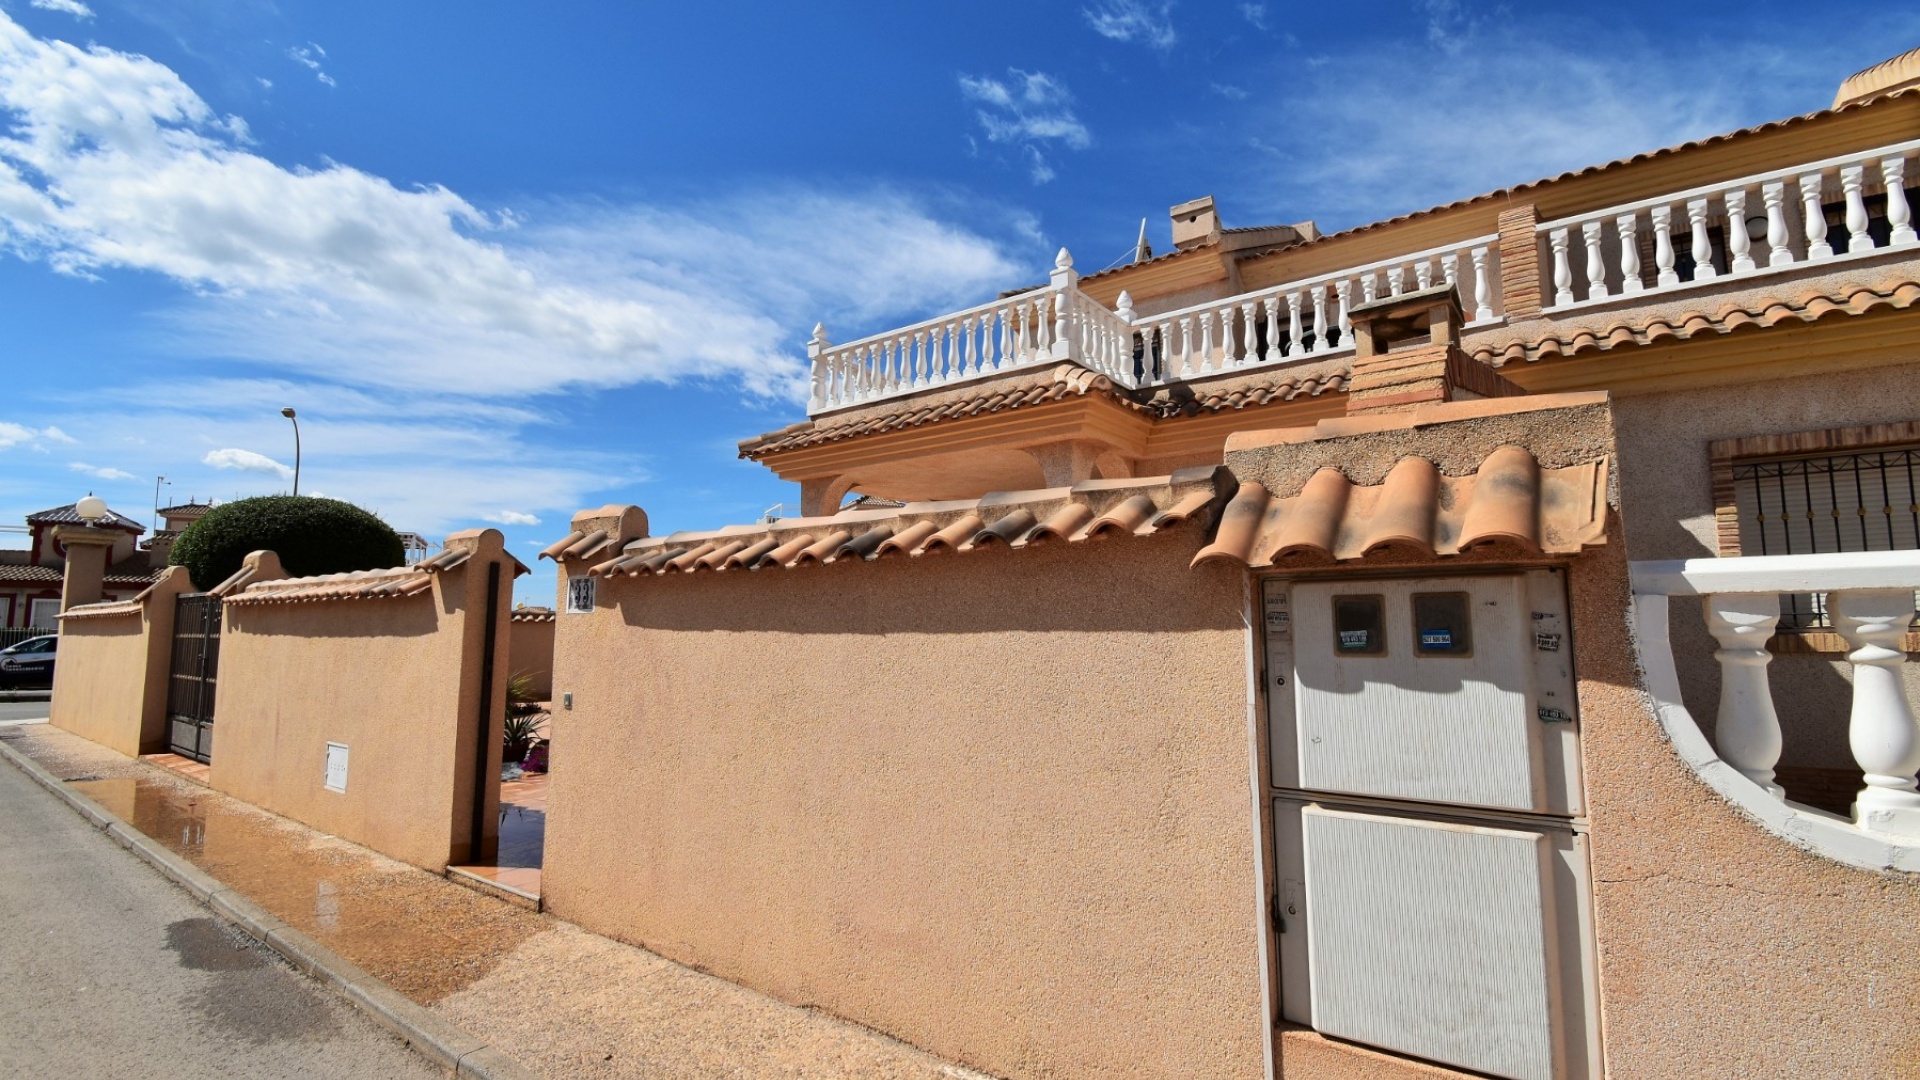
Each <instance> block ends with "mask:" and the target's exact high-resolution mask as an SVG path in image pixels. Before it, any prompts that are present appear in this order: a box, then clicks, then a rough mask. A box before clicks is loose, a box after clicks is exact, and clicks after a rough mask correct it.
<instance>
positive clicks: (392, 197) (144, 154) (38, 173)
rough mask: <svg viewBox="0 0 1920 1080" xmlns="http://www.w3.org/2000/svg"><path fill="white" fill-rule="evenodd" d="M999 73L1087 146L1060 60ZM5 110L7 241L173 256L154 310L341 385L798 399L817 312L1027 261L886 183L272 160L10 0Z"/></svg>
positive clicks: (196, 100) (240, 128)
mask: <svg viewBox="0 0 1920 1080" xmlns="http://www.w3.org/2000/svg"><path fill="white" fill-rule="evenodd" d="M323 55H324V54H323V53H321V52H319V51H318V50H317V49H316V50H315V52H314V54H313V56H312V57H310V58H309V59H311V60H312V61H313V62H314V63H318V62H319V58H320V57H321V56H323ZM303 62H304V61H303ZM1009 93H1010V94H1013V95H1014V96H1015V97H1017V99H1018V102H1019V103H1021V104H1020V107H1021V108H1025V109H1027V110H1028V112H1029V114H1031V115H1028V116H1027V117H1026V119H1024V120H1020V121H1017V122H1018V123H1023V124H1026V125H1028V126H1029V127H1030V128H1031V129H1032V130H1033V131H1034V133H1035V134H1034V135H1033V136H1032V137H1034V138H1058V139H1063V140H1065V141H1066V142H1067V143H1068V144H1070V145H1072V144H1079V145H1084V143H1085V140H1086V134H1085V129H1084V128H1081V127H1079V125H1078V123H1077V121H1072V120H1071V115H1070V113H1066V114H1064V120H1063V119H1062V111H1061V109H1058V108H1056V109H1054V110H1053V111H1052V112H1047V111H1045V110H1041V109H1040V105H1041V104H1042V103H1047V102H1051V103H1054V104H1059V103H1062V102H1064V97H1063V93H1064V92H1063V91H1058V92H1057V91H1056V88H1055V85H1054V84H1053V83H1052V82H1051V80H1049V79H1047V78H1046V77H1045V76H1039V77H1037V81H1029V82H1027V83H1025V84H1022V85H1020V86H1019V87H1018V88H1017V91H1010V92H1009ZM1010 100H1012V98H1010ZM0 117H4V118H5V119H7V120H10V121H11V125H10V129H9V130H6V131H5V132H4V133H0V250H7V251H10V252H12V253H13V254H16V255H18V256H21V257H25V258H34V259H42V260H45V261H46V262H47V263H49V264H50V265H51V266H53V267H54V268H55V269H57V270H59V271H61V272H63V273H68V274H75V275H99V274H103V273H106V272H108V271H111V270H116V269H133V270H144V271H152V272H156V273H160V274H164V275H167V276H169V277H171V278H173V279H174V280H176V281H178V282H180V283H182V284H184V285H186V286H188V287H189V288H190V289H191V290H192V297H191V299H189V300H187V301H185V302H184V303H183V304H182V305H181V306H180V307H179V308H178V309H177V310H176V311H175V312H174V313H173V316H172V322H171V324H170V325H171V327H172V329H173V330H174V332H175V333H176V334H177V335H178V336H179V338H180V340H181V343H182V346H181V347H182V351H183V352H189V353H192V354H195V355H201V356H205V355H209V354H212V355H223V356H227V357H231V358H233V359H236V360H243V361H246V362H248V363H249V364H250V365H253V366H255V367H257V366H258V365H259V364H260V363H261V362H265V363H267V364H269V365H274V366H278V367H281V368H282V369H291V370H295V371H300V372H312V373H316V374H320V375H322V376H324V377H326V378H329V379H332V380H336V381H340V382H345V383H348V384H351V385H356V386H378V387H400V388H405V389H411V390H421V389H431V390H433V391H435V392H436V393H437V394H442V395H444V394H454V395H461V394H466V395H472V396H482V395H486V396H497V395H502V394H528V393H542V392H552V391H558V390H562V389H566V388H569V387H579V386H620V385H629V384H632V383H635V382H639V381H644V380H660V381H673V380H678V379H682V378H687V377H703V378H708V379H712V380H715V381H717V382H724V383H726V384H728V385H731V386H737V387H741V388H743V389H744V390H745V391H747V392H749V393H757V394H776V395H787V396H791V395H793V394H795V393H797V392H798V390H797V388H798V387H799V386H800V384H801V383H802V382H803V381H804V361H803V359H802V353H803V350H802V348H801V344H802V342H803V341H804V339H805V336H806V332H807V330H808V328H810V327H811V326H812V324H813V322H814V320H815V319H816V318H819V317H821V316H829V317H834V318H839V319H850V320H851V321H854V322H859V321H861V320H864V319H869V318H875V317H878V316H879V315H880V314H882V313H884V314H886V315H887V316H888V317H890V318H898V317H899V316H901V315H903V314H904V315H913V316H918V315H920V314H922V313H926V312H928V310H929V309H937V308H941V307H947V306H951V305H952V304H953V303H954V302H955V301H970V300H973V299H977V298H980V297H981V295H982V294H990V292H991V290H992V289H993V288H995V287H997V286H1001V285H1003V284H1004V283H1005V282H1006V281H1008V280H1011V279H1014V278H1017V277H1020V276H1021V274H1022V271H1021V269H1020V268H1019V267H1018V266H1017V265H1016V264H1015V263H1014V262H1013V261H1012V260H1011V259H1010V258H1009V257H1008V256H1007V254H1006V241H1004V240H995V239H991V238H989V237H986V236H983V235H981V234H980V232H978V231H977V228H978V227H977V226H976V227H974V228H961V227H956V226H953V225H949V224H946V223H945V222H943V221H941V220H940V219H939V218H938V217H936V216H935V215H934V214H933V213H931V212H930V211H929V210H928V209H927V207H926V206H925V205H924V203H923V202H922V201H921V200H915V199H911V198H908V197H905V196H902V195H899V194H897V193H893V192H888V191H885V190H867V191H848V192H842V193H837V194H833V195H827V194H822V193H819V192H812V191H807V190H801V189H794V190H763V191H758V192H746V193H737V194H733V195H723V196H716V197H714V198H712V199H709V200H707V201H706V202H703V203H696V204H682V205H679V206H676V207H675V208H673V209H663V208H659V207H653V206H646V205H619V204H611V203H572V204H544V205H535V206H531V207H525V208H522V209H521V210H519V211H516V212H507V211H496V212H490V211H486V210H482V209H481V208H479V207H476V206H474V205H473V204H472V203H470V202H468V201H467V200H465V199H463V198H461V197H460V196H459V195H457V194H455V193H454V192H452V191H449V190H447V189H446V188H444V187H436V186H426V187H418V188H410V189H403V188H399V187H396V186H394V185H393V184H391V183H389V182H388V181H387V180H385V179H383V178H381V177H378V176H374V175H371V174H369V173H366V172H362V171H360V170H358V169H354V168H352V167H350V166H347V165H341V164H337V163H332V162H328V163H326V164H324V165H323V166H322V167H317V168H287V167H283V166H281V165H279V164H277V163H275V162H273V161H271V160H269V159H268V158H266V157H265V156H262V154H260V153H258V152H255V150H254V149H253V146H252V144H251V143H250V142H249V141H248V132H247V126H246V124H245V122H244V121H242V120H240V119H239V118H237V117H223V116H219V115H217V114H216V113H214V112H213V110H212V109H211V108H210V107H209V106H208V105H207V103H206V102H205V101H204V100H202V99H201V98H200V97H199V96H198V95H197V94H196V93H194V92H193V90H192V89H190V88H189V87H188V86H187V85H186V84H185V83H184V82H182V81H181V80H180V78H179V77H178V76H177V75H176V74H175V73H174V72H173V71H172V70H170V69H168V68H166V67H165V66H163V65H161V64H158V63H156V62H154V61H152V60H150V59H147V58H145V57H141V56H136V55H131V54H127V53H121V52H116V51H113V50H110V49H106V48H103V47H99V46H95V47H91V48H86V49H82V48H79V47H76V46H73V45H70V44H67V43H64V42H58V41H45V40H40V39H37V38H35V37H33V36H32V35H30V34H29V33H27V32H26V31H25V30H24V29H22V28H21V27H20V26H19V25H18V24H16V23H14V22H13V21H12V20H11V19H9V18H7V17H6V16H5V15H4V13H0ZM1062 124H1064V125H1065V126H1061V125H1062ZM1049 125H1053V130H1052V132H1051V134H1048V133H1047V130H1048V127H1049ZM967 210H969V211H974V210H977V208H972V207H969V208H967ZM973 220H975V221H979V220H981V215H979V214H974V215H973ZM1005 231H1009V232H1011V231H1016V230H1015V229H1013V227H1012V226H1011V225H1009V226H1008V227H1007V229H1006V230H1005ZM1024 239H1025V238H1024V237H1023V238H1022V240H1023V241H1024ZM1021 246H1022V247H1025V246H1027V245H1026V244H1025V243H1022V245H1021ZM1032 246H1033V248H1034V252H1033V255H1034V256H1035V257H1036V258H1038V257H1040V255H1041V252H1040V245H1037V244H1035V245H1032ZM776 266H777V267H778V268H779V269H780V271H781V273H780V274H778V275H776V274H774V273H772V272H770V270H769V268H770V267H776ZM769 280H774V281H775V284H774V286H773V287H772V288H771V289H767V288H765V287H764V286H765V285H766V283H767V282H768V281H769Z"/></svg>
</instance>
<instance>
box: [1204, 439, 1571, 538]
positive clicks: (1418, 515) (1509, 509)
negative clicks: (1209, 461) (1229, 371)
mask: <svg viewBox="0 0 1920 1080" xmlns="http://www.w3.org/2000/svg"><path fill="white" fill-rule="evenodd" d="M1606 488H1607V465H1606V461H1605V460H1604V459H1602V460H1596V461H1591V462H1587V463H1585V464H1581V465H1571V466H1568V467H1566V468H1561V469H1548V470H1542V469H1541V468H1540V466H1539V464H1538V463H1537V462H1536V461H1535V460H1534V458H1533V455H1532V454H1530V453H1528V452H1527V451H1526V450H1524V449H1521V448H1520V447H1517V446H1504V447H1501V448H1500V449H1498V450H1495V451H1494V452H1493V453H1491V454H1489V455H1487V457H1486V459H1485V460H1484V461H1482V462H1481V463H1480V468H1479V471H1478V472H1477V473H1476V474H1474V475H1472V476H1460V477H1444V476H1441V475H1440V472H1439V470H1438V469H1436V468H1435V467H1434V465H1433V463H1432V462H1430V461H1428V460H1426V459H1425V458H1420V457H1412V456H1409V457H1405V458H1402V459H1401V460H1400V462H1399V464H1397V465H1395V466H1394V467H1393V468H1392V469H1391V470H1390V471H1389V472H1388V473H1387V475H1386V478H1385V479H1384V480H1383V481H1382V482H1381V483H1379V484H1374V485H1370V486H1366V487H1361V486H1357V485H1355V484H1353V483H1352V482H1351V481H1349V480H1348V479H1347V478H1346V477H1345V476H1344V475H1342V474H1341V472H1340V470H1338V469H1334V468H1325V469H1321V470H1320V471H1319V472H1317V473H1315V474H1314V475H1313V477H1312V478H1311V479H1309V480H1308V481H1307V483H1306V485H1305V486H1304V487H1303V488H1302V489H1301V490H1300V493H1299V494H1298V495H1293V496H1290V497H1286V498H1275V497H1273V496H1272V495H1271V494H1269V493H1268V491H1267V490H1266V488H1264V487H1262V486H1261V485H1259V484H1257V483H1247V484H1242V485H1241V486H1240V489H1239V490H1238V491H1237V492H1235V493H1234V496H1233V499H1232V500H1231V501H1230V502H1228V503H1227V506H1226V508H1225V509H1224V510H1223V511H1222V512H1221V516H1220V528H1219V530H1218V531H1217V532H1216V533H1215V535H1214V540H1213V543H1211V544H1209V545H1207V546H1206V547H1205V548H1202V549H1201V550H1200V552H1199V553H1198V554H1196V555H1195V556H1194V558H1193V561H1194V564H1195V565H1199V564H1200V563H1203V562H1207V561H1209V560H1214V559H1221V560H1226V561H1229V562H1236V563H1243V564H1245V565H1248V566H1274V565H1291V564H1301V563H1305V564H1313V563H1327V562H1338V561H1344V560H1349V559H1358V558H1362V557H1364V556H1367V555H1370V554H1374V553H1376V552H1380V551H1383V550H1388V549H1396V548H1397V549H1408V550H1412V551H1415V552H1418V553H1419V554H1421V555H1423V556H1448V555H1458V554H1460V553H1462V552H1466V551H1470V550H1472V549H1474V548H1478V547H1484V546H1488V545H1492V544H1508V545H1512V546H1514V547H1517V548H1519V549H1521V550H1523V551H1525V552H1527V553H1528V554H1533V555H1541V554H1572V553H1574V552H1577V551H1579V550H1580V549H1581V548H1582V547H1584V546H1588V545H1592V544H1598V543H1601V542H1602V541H1603V539H1604V536H1605V527H1606V513H1607V507H1606Z"/></svg>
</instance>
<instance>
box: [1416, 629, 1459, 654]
mask: <svg viewBox="0 0 1920 1080" xmlns="http://www.w3.org/2000/svg"><path fill="white" fill-rule="evenodd" d="M1420 647H1421V648H1423V649H1451V648H1453V631H1451V630H1422V631H1420Z"/></svg>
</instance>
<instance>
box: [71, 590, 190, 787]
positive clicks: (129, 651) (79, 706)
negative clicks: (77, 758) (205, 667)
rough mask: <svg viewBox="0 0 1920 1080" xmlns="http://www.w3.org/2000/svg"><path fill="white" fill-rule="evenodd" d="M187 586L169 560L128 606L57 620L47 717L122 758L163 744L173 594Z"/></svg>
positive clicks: (162, 746)
mask: <svg viewBox="0 0 1920 1080" xmlns="http://www.w3.org/2000/svg"><path fill="white" fill-rule="evenodd" d="M191 591H192V586H191V584H190V582H189V581H188V580H187V576H186V570H185V569H184V568H181V567H175V568H173V569H172V570H170V571H169V572H168V574H167V575H166V576H165V577H164V578H162V579H161V581H160V582H159V583H158V584H156V585H155V587H154V588H153V590H152V591H151V592H149V593H147V594H146V599H145V600H144V601H141V602H139V603H138V604H137V605H136V604H134V603H133V602H128V604H127V605H125V606H126V607H127V608H128V610H125V611H123V612H121V613H118V614H112V615H81V616H78V617H73V618H65V619H62V620H61V626H60V653H59V659H58V661H57V662H56V663H55V664H54V667H53V701H52V702H51V703H50V707H49V711H48V716H49V722H51V723H52V724H53V725H54V726H55V727H58V728H63V729H65V730H67V731H71V732H73V733H74V734H75V735H78V736H80V737H82V738H85V739H91V740H93V741H94V742H97V743H99V744H100V745H102V746H106V747H110V748H112V749H114V750H118V751H120V752H121V753H123V754H126V755H127V756H129V757H134V756H138V755H140V754H142V753H151V752H153V751H155V750H159V749H163V748H164V746H165V743H166V722H167V715H166V710H167V674H168V665H169V664H170V663H171V661H172V655H173V606H174V600H175V599H176V598H177V597H178V596H179V595H180V594H181V593H185V592H191Z"/></svg>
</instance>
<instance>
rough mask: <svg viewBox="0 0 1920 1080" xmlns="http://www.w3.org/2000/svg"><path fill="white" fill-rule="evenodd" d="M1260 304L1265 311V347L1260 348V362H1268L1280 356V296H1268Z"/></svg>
mask: <svg viewBox="0 0 1920 1080" xmlns="http://www.w3.org/2000/svg"><path fill="white" fill-rule="evenodd" d="M1260 306H1261V307H1263V308H1265V309H1266V313H1267V347H1266V348H1264V349H1262V350H1260V362H1261V363H1269V364H1270V363H1272V362H1273V361H1275V360H1278V359H1279V358H1280V297H1279V296H1278V295H1273V296H1269V297H1267V298H1266V299H1265V300H1263V301H1261V302H1260Z"/></svg>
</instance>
